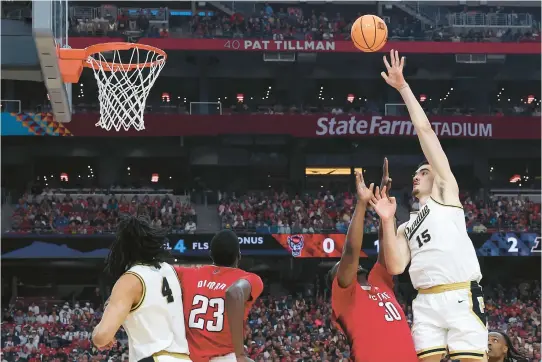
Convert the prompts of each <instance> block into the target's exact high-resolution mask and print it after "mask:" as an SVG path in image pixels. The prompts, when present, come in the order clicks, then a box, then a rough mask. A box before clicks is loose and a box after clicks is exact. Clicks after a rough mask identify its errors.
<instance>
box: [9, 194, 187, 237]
mask: <svg viewBox="0 0 542 362" xmlns="http://www.w3.org/2000/svg"><path fill="white" fill-rule="evenodd" d="M74 191H75V192H81V193H71V194H70V193H56V192H54V191H51V192H49V193H45V194H42V195H39V196H32V195H30V194H26V195H24V196H23V197H21V198H20V199H19V202H18V203H17V204H16V205H15V211H14V213H13V217H12V225H11V230H10V231H11V232H18V233H60V234H62V233H63V234H103V233H111V232H113V231H114V230H115V228H116V224H117V222H118V220H119V217H120V215H122V214H123V213H131V214H135V213H136V212H137V213H139V214H141V213H145V214H147V215H149V217H150V218H151V220H152V223H153V225H158V226H162V227H166V228H169V229H171V230H172V232H173V233H185V232H186V233H195V232H196V230H197V215H196V211H195V209H194V206H193V205H192V204H191V203H190V201H189V199H188V198H187V197H185V196H180V195H172V194H171V193H166V192H167V190H163V191H152V190H121V189H116V190H109V191H104V193H102V192H101V191H99V190H98V191H97V190H93V191H92V193H90V191H88V192H84V191H76V190H74ZM169 191H171V190H169ZM110 192H114V194H110Z"/></svg>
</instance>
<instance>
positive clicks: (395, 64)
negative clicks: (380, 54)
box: [380, 49, 407, 90]
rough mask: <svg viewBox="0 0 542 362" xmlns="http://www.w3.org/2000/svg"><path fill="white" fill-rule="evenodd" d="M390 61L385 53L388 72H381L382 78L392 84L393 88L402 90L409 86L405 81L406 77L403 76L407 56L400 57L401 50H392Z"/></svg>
mask: <svg viewBox="0 0 542 362" xmlns="http://www.w3.org/2000/svg"><path fill="white" fill-rule="evenodd" d="M390 62H391V65H390V63H388V59H386V56H385V55H384V65H385V66H386V69H387V71H388V74H386V72H382V73H380V75H381V76H382V78H384V80H385V81H386V83H388V84H389V85H391V86H392V87H393V88H395V89H397V90H401V89H402V88H404V87H406V86H407V82H406V81H405V77H404V76H403V67H404V66H405V57H402V58H401V59H399V52H398V51H397V50H393V49H392V50H391V51H390Z"/></svg>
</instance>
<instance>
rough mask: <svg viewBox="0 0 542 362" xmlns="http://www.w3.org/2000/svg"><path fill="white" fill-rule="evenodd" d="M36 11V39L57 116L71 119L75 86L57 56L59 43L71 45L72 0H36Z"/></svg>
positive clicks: (33, 24) (42, 69) (59, 120)
mask: <svg viewBox="0 0 542 362" xmlns="http://www.w3.org/2000/svg"><path fill="white" fill-rule="evenodd" d="M32 13H33V14H32V30H33V35H34V42H35V43H36V50H37V52H38V58H39V60H40V66H41V72H42V75H43V81H44V82H45V86H46V87H47V92H48V94H49V99H50V101H51V106H52V108H53V113H54V115H55V119H56V120H57V121H58V122H62V123H65V122H70V121H71V114H72V112H71V100H70V94H69V93H70V92H69V91H70V90H71V86H70V85H67V84H65V83H64V82H63V80H62V76H61V74H60V67H59V64H58V56H57V45H58V46H60V47H65V46H67V40H68V35H67V34H68V24H69V23H68V1H66V0H64V1H62V0H60V1H55V0H34V1H33V2H32Z"/></svg>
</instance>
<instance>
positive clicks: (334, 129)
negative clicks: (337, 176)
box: [316, 116, 493, 137]
mask: <svg viewBox="0 0 542 362" xmlns="http://www.w3.org/2000/svg"><path fill="white" fill-rule="evenodd" d="M431 125H432V126H433V129H434V130H435V133H436V134H437V136H443V137H458V136H459V137H492V136H493V128H492V125H491V124H490V123H481V122H472V123H470V122H465V123H462V122H436V121H434V122H431ZM364 134H368V135H380V136H386V135H389V136H412V135H416V130H415V129H414V126H413V125H412V122H410V121H405V120H393V121H388V120H384V119H382V117H379V116H374V117H372V118H371V119H370V120H364V119H356V117H355V116H352V117H351V118H350V119H349V120H336V119H335V117H332V118H328V117H321V118H318V121H317V128H316V135H317V136H327V135H330V136H344V135H364Z"/></svg>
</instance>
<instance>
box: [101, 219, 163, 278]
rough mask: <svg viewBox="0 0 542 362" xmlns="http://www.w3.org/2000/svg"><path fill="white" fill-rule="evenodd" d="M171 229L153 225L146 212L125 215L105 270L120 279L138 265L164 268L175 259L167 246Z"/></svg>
mask: <svg viewBox="0 0 542 362" xmlns="http://www.w3.org/2000/svg"><path fill="white" fill-rule="evenodd" d="M166 235H167V230H166V229H161V228H155V227H152V226H151V223H150V220H149V218H148V217H147V216H145V215H140V216H132V215H128V216H123V217H122V219H121V221H120V222H119V225H118V228H117V234H116V238H115V241H114V242H113V244H112V245H111V248H110V250H109V255H108V257H107V260H106V266H105V271H106V272H107V273H108V274H109V275H110V276H111V277H113V278H114V279H115V280H117V279H118V278H119V277H120V276H121V275H122V274H124V272H126V270H128V269H129V268H130V267H132V266H133V265H135V264H147V265H152V266H154V267H157V268H160V263H162V262H166V261H168V259H170V258H171V254H170V252H169V250H168V249H167V248H166Z"/></svg>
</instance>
